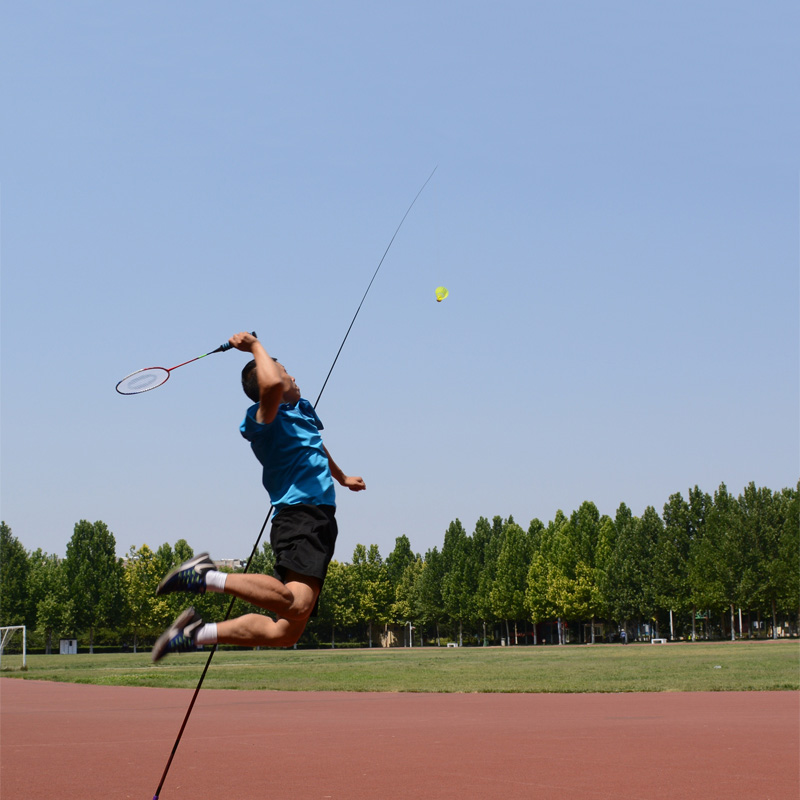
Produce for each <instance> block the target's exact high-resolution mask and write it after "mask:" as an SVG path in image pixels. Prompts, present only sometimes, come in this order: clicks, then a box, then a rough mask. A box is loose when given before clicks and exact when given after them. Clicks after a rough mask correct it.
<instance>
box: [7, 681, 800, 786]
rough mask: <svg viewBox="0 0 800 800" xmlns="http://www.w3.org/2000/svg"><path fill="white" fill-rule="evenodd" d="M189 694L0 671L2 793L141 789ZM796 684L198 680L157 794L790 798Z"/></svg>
mask: <svg viewBox="0 0 800 800" xmlns="http://www.w3.org/2000/svg"><path fill="white" fill-rule="evenodd" d="M191 695H192V690H183V689H138V688H127V687H125V688H114V687H105V686H79V685H71V684H59V683H45V682H39V681H30V680H19V679H13V678H3V679H0V737H1V738H0V767H1V769H0V795H2V798H3V800H17V798H19V799H20V800H39V798H47V800H53V798H56V800H58V799H59V798H69V799H74V800H94V799H95V798H97V800H101V799H102V800H116V799H117V798H136V800H151V798H152V797H153V794H154V793H155V790H156V787H157V786H158V783H159V780H160V779H161V775H162V773H163V771H164V768H165V766H166V763H167V758H168V757H169V753H170V751H171V749H172V745H173V743H174V741H175V737H176V736H177V733H178V730H179V728H180V724H181V722H182V720H183V717H184V715H185V713H186V709H187V707H188V704H189V700H190V698H191ZM799 786H800V695H798V694H797V693H793V692H752V693H721V692H720V693H692V694H681V693H671V694H666V693H664V694H590V695H589V694H584V695H552V694H550V695H542V694H539V695H536V694H527V695H509V694H503V695H498V694H494V695H488V694H374V693H364V694H349V693H340V692H330V693H328V692H326V693H293V692H266V691H265V692H235V691H220V690H202V691H201V692H200V695H199V697H198V700H197V704H196V705H195V708H194V711H193V712H192V716H191V717H190V720H189V723H188V725H187V727H186V731H185V733H184V735H183V739H182V741H181V744H180V746H179V748H178V751H177V754H176V756H175V760H174V761H173V763H172V766H171V768H170V771H169V774H168V776H167V779H166V782H165V784H164V787H163V789H162V790H161V793H160V800H172V799H173V798H175V800H179V798H192V800H199V799H200V798H220V797H226V798H232V799H233V800H250V798H253V799H255V798H258V800H270V799H271V798H290V797H291V798H295V799H296V800H367V799H369V800H395V799H396V800H407V799H408V798H430V799H431V800H439V799H441V800H449V798H453V800H456V798H458V800H469V798H481V800H501V798H502V800H509V799H513V798H526V799H529V798H537V800H550V798H553V800H555V798H558V800H565V799H569V798H585V799H586V800H606V799H607V800H612V798H613V800H634V798H635V799H636V800H660V799H661V798H681V799H683V798H702V800H715V799H716V798H719V800H755V799H759V800H798V796H800V791H799V789H798V787H799Z"/></svg>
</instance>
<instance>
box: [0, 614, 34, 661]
mask: <svg viewBox="0 0 800 800" xmlns="http://www.w3.org/2000/svg"><path fill="white" fill-rule="evenodd" d="M19 631H21V632H22V669H27V668H28V667H27V665H26V658H27V655H28V653H27V637H26V633H27V632H26V630H25V626H24V625H9V626H8V627H5V628H0V669H15V665H16V663H18V662H17V659H16V658H14V657H12V658H11V665H10V666H9V657H10V656H11V653H8V654H7V655H6V662H5V665H3V653H4V652H5V650H6V647H7V646H8V644H9V643H10V642H11V641H13V639H14V634H15V633H17V632H19ZM14 649H15V650H16V643H15V648H14ZM14 655H16V652H15V653H14Z"/></svg>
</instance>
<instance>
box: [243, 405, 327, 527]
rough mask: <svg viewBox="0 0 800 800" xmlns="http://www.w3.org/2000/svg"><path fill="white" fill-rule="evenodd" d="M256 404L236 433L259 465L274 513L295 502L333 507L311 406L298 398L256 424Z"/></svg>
mask: <svg viewBox="0 0 800 800" xmlns="http://www.w3.org/2000/svg"><path fill="white" fill-rule="evenodd" d="M257 411H258V403H256V404H255V405H253V406H250V408H248V409H247V415H246V416H245V418H244V422H242V424H241V425H240V426H239V430H240V431H241V433H242V436H244V438H245V439H247V440H248V441H249V442H250V447H251V448H252V450H253V453H255V456H256V458H257V459H258V460H259V462H261V466H262V467H263V473H262V478H261V481H262V483H263V484H264V488H265V489H266V490H267V492H269V497H270V500H271V501H272V505H273V506H274V507H275V513H276V514H277V513H278V512H279V511H280V510H281V509H282V508H284V507H285V506H288V505H294V504H295V503H309V504H310V505H315V506H335V505H336V494H335V491H334V487H333V477H332V476H331V468H330V464H329V463H328V457H327V455H326V454H325V450H324V448H323V446H322V436H320V433H319V432H320V431H321V430H323V425H322V422H321V421H320V419H319V417H318V416H317V412H316V411H314V406H312V405H311V403H309V402H308V400H304V399H303V398H301V399H300V400H298V401H297V403H295V404H294V405H292V404H291V403H281V405H280V406H279V407H278V413H277V415H276V417H275V419H274V420H272V422H270V423H269V424H268V425H262V424H261V423H260V422H257V421H256V412H257Z"/></svg>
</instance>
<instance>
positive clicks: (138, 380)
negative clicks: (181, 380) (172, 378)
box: [117, 367, 169, 394]
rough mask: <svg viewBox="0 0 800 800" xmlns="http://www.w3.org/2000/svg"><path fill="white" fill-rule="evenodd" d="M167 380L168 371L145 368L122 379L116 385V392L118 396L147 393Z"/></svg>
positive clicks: (161, 368) (160, 368)
mask: <svg viewBox="0 0 800 800" xmlns="http://www.w3.org/2000/svg"><path fill="white" fill-rule="evenodd" d="M167 378H169V370H167V369H164V368H163V367H147V369H140V370H139V371H138V372H134V373H132V374H131V375H128V376H127V377H126V378H123V379H122V380H121V381H120V382H119V383H118V384H117V391H118V392H119V393H120V394H139V393H140V392H147V391H150V389H155V388H156V387H157V386H161V384H162V383H164V382H165V381H166V380H167Z"/></svg>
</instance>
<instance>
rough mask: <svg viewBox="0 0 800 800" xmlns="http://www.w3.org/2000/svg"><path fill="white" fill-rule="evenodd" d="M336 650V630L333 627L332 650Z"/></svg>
mask: <svg viewBox="0 0 800 800" xmlns="http://www.w3.org/2000/svg"><path fill="white" fill-rule="evenodd" d="M335 649H336V628H335V627H334V626H333V625H331V650H335Z"/></svg>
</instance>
